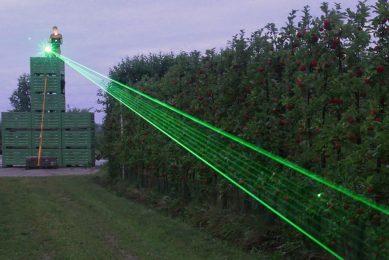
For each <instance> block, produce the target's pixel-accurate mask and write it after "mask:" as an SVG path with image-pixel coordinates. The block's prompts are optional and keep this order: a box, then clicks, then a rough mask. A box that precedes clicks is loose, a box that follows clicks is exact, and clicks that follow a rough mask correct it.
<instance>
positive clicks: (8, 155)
mask: <svg viewBox="0 0 389 260" xmlns="http://www.w3.org/2000/svg"><path fill="white" fill-rule="evenodd" d="M28 156H31V149H3V166H22V165H23V166H24V165H26V158H27V157H28Z"/></svg>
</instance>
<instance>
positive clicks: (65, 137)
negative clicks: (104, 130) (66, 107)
mask: <svg viewBox="0 0 389 260" xmlns="http://www.w3.org/2000/svg"><path fill="white" fill-rule="evenodd" d="M94 140H95V129H94V115H93V113H88V112H86V113H78V112H73V113H63V114H62V161H63V165H64V166H94V163H95V146H94Z"/></svg>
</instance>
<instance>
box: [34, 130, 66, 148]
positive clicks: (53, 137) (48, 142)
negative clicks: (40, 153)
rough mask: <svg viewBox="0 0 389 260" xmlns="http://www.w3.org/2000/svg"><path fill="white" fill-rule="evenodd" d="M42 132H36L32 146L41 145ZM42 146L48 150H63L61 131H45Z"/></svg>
mask: <svg viewBox="0 0 389 260" xmlns="http://www.w3.org/2000/svg"><path fill="white" fill-rule="evenodd" d="M40 133H41V132H40V131H39V130H34V131H33V134H32V145H33V147H37V146H39V144H40ZM42 146H43V147H47V148H58V149H59V148H61V131H60V130H56V131H51V130H43V141H42Z"/></svg>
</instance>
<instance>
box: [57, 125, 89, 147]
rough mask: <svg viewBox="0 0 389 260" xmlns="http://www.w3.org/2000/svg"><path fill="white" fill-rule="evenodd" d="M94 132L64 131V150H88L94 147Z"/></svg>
mask: <svg viewBox="0 0 389 260" xmlns="http://www.w3.org/2000/svg"><path fill="white" fill-rule="evenodd" d="M94 144H95V142H94V131H93V130H92V129H87V130H80V131H77V130H74V131H72V130H69V131H68V130H63V131H62V148H80V147H81V148H87V149H89V148H90V147H92V146H94Z"/></svg>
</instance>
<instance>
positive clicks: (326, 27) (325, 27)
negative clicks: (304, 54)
mask: <svg viewBox="0 0 389 260" xmlns="http://www.w3.org/2000/svg"><path fill="white" fill-rule="evenodd" d="M323 27H324V29H326V30H331V23H330V21H329V20H327V19H326V20H324V24H323Z"/></svg>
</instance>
